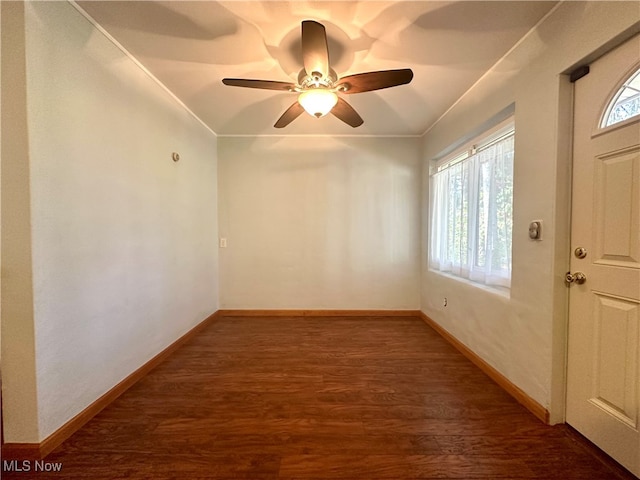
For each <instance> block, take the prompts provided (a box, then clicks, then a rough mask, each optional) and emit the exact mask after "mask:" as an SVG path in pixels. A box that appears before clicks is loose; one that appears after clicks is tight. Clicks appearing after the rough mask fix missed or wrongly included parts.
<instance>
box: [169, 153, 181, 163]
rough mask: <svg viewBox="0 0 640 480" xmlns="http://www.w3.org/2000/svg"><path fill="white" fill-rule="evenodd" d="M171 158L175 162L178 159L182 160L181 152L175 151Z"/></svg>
mask: <svg viewBox="0 0 640 480" xmlns="http://www.w3.org/2000/svg"><path fill="white" fill-rule="evenodd" d="M171 158H172V159H173V161H174V162H177V161H178V160H180V154H179V153H178V152H173V153H172V154H171Z"/></svg>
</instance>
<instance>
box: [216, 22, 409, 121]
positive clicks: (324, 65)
mask: <svg viewBox="0 0 640 480" xmlns="http://www.w3.org/2000/svg"><path fill="white" fill-rule="evenodd" d="M302 61H303V65H304V68H303V69H302V70H300V73H299V74H298V83H295V84H294V83H288V82H277V81H272V80H251V79H242V78H224V79H223V80H222V83H224V84H225V85H230V86H232V87H247V88H260V89H265V90H279V91H284V92H291V93H297V94H298V100H297V101H296V102H295V103H294V104H293V105H291V106H290V107H289V108H288V109H287V110H286V111H285V112H284V113H283V114H282V116H281V117H280V118H279V119H278V121H277V122H276V123H275V125H274V127H276V128H282V127H286V126H287V125H289V124H290V123H291V122H292V121H293V120H295V119H296V118H298V117H299V116H300V115H301V114H302V112H304V111H306V112H308V113H309V114H310V115H313V116H315V117H317V118H320V117H323V116H325V115H326V114H327V113H329V112H331V113H332V114H333V115H335V116H336V117H338V118H339V119H340V120H342V121H343V122H345V123H346V124H348V125H350V126H352V127H354V128H355V127H359V126H360V125H362V124H363V123H364V120H362V118H361V117H360V115H358V112H356V111H355V110H354V109H353V107H352V106H351V105H349V104H348V103H347V102H346V101H345V100H344V99H343V98H342V97H340V96H338V93H345V94H352V93H362V92H370V91H372V90H380V89H383V88H389V87H395V86H398V85H405V84H407V83H409V82H411V79H412V78H413V72H412V71H411V69H410V68H403V69H399V70H380V71H376V72H367V73H358V74H355V75H348V76H346V77H342V78H339V77H338V76H337V75H336V72H335V71H334V70H333V69H332V68H331V67H330V66H329V49H328V46H327V33H326V30H325V28H324V25H322V24H321V23H318V22H316V21H313V20H305V21H303V22H302Z"/></svg>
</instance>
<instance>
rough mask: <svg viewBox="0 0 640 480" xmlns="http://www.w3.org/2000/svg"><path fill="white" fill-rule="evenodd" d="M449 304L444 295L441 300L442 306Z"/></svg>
mask: <svg viewBox="0 0 640 480" xmlns="http://www.w3.org/2000/svg"><path fill="white" fill-rule="evenodd" d="M448 304H449V301H448V300H447V297H444V300H443V301H442V306H443V307H446V306H447V305H448Z"/></svg>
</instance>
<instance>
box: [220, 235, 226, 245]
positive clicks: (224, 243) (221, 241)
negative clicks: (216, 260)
mask: <svg viewBox="0 0 640 480" xmlns="http://www.w3.org/2000/svg"><path fill="white" fill-rule="evenodd" d="M220 248H227V238H226V237H220Z"/></svg>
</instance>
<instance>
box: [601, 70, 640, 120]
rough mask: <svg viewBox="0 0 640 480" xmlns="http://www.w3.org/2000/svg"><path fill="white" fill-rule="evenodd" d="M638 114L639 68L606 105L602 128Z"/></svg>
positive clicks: (639, 105)
mask: <svg viewBox="0 0 640 480" xmlns="http://www.w3.org/2000/svg"><path fill="white" fill-rule="evenodd" d="M636 115H640V69H638V70H636V72H635V73H634V74H633V75H631V77H629V79H628V80H627V81H626V82H624V84H623V85H622V87H620V89H619V90H618V92H617V93H616V94H615V96H614V97H613V100H612V101H611V103H610V104H609V106H608V107H607V111H606V114H605V116H604V118H603V120H602V125H600V126H601V127H602V128H604V127H608V126H611V125H615V124H616V123H620V122H624V121H625V120H627V119H628V118H631V117H635V116H636Z"/></svg>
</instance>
